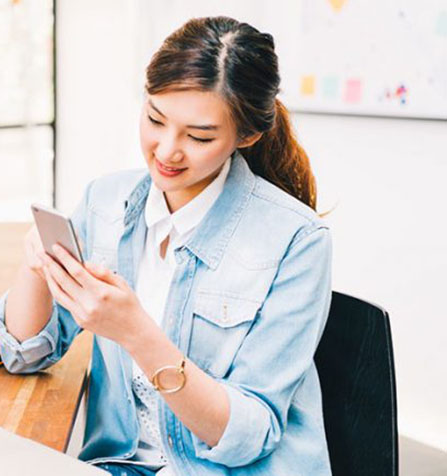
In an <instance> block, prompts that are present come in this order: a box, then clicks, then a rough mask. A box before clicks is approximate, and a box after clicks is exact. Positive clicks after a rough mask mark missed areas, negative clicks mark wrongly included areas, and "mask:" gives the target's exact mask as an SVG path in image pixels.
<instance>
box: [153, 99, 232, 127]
mask: <svg viewBox="0 0 447 476" xmlns="http://www.w3.org/2000/svg"><path fill="white" fill-rule="evenodd" d="M146 98H147V99H146V102H147V105H148V106H149V103H152V104H153V105H154V106H155V107H156V108H157V109H158V110H159V111H160V112H161V113H163V114H164V115H165V116H166V118H167V119H168V120H172V121H173V122H177V123H179V124H194V123H196V124H205V123H206V124H215V125H219V126H222V127H225V126H227V125H228V124H229V121H230V114H229V108H228V105H227V103H226V102H225V101H224V100H223V99H222V98H221V97H220V96H219V95H218V94H217V93H215V92H212V91H195V90H186V91H169V92H164V93H158V94H147V95H146ZM149 107H150V106H149Z"/></svg>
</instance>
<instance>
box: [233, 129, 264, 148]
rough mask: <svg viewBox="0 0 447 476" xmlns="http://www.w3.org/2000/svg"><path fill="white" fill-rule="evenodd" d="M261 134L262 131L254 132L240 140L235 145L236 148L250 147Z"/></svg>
mask: <svg viewBox="0 0 447 476" xmlns="http://www.w3.org/2000/svg"><path fill="white" fill-rule="evenodd" d="M262 134H263V133H262V132H257V133H256V134H253V135H251V136H249V137H246V138H245V139H243V140H241V141H240V142H239V143H238V145H237V147H238V149H240V148H243V147H250V146H251V145H253V144H254V143H255V142H257V141H258V140H259V139H260V138H261V136H262Z"/></svg>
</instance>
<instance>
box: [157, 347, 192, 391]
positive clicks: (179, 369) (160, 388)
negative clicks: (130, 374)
mask: <svg viewBox="0 0 447 476" xmlns="http://www.w3.org/2000/svg"><path fill="white" fill-rule="evenodd" d="M185 364H186V359H185V357H184V356H182V360H181V361H180V363H179V364H178V365H165V366H164V367H160V368H159V369H158V370H157V371H156V372H155V373H154V375H152V378H151V379H150V381H151V383H152V385H153V386H154V390H157V391H158V392H160V393H174V392H178V391H179V390H181V389H182V388H183V387H184V386H185V383H186V375H185ZM165 370H175V371H176V372H177V373H178V374H180V375H181V376H182V378H183V379H182V382H181V383H180V385H177V387H174V388H165V387H163V386H162V385H160V383H159V376H160V374H161V373H162V372H164V371H165Z"/></svg>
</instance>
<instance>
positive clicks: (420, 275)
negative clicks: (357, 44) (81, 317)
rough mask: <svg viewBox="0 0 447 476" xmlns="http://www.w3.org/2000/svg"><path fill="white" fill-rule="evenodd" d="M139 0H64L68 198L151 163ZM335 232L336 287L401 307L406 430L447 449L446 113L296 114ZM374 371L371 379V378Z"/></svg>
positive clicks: (64, 194)
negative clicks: (142, 123) (141, 92)
mask: <svg viewBox="0 0 447 476" xmlns="http://www.w3.org/2000/svg"><path fill="white" fill-rule="evenodd" d="M132 5H133V2H122V1H120V0H113V1H112V0H96V1H95V2H88V1H86V0H78V1H77V2H70V1H69V0H59V2H58V53H57V55H58V56H57V59H58V78H57V81H58V131H57V132H58V136H57V137H58V143H57V159H58V173H57V180H58V186H57V193H58V206H59V208H61V209H63V210H66V211H70V210H71V209H72V208H73V207H74V205H75V203H76V202H77V201H78V200H79V199H80V196H81V193H82V189H83V187H84V186H85V184H86V182H87V180H89V179H90V178H93V177H95V176H97V175H100V174H102V173H106V172H109V171H112V170H117V169H122V168H127V167H135V166H139V167H141V166H144V161H143V159H142V157H141V154H140V152H139V148H138V147H139V145H138V122H137V116H138V97H136V95H135V81H136V79H135V71H136V69H135V62H134V48H135V29H134V24H135V17H134V13H135V12H134V10H133V8H132ZM294 122H295V125H296V127H297V130H298V132H299V137H300V138H301V141H302V143H303V144H304V146H305V148H306V150H307V151H308V153H309V155H310V157H311V160H312V163H313V166H314V171H315V174H316V176H317V179H318V184H319V191H320V207H319V209H320V211H323V210H326V209H328V208H330V207H331V206H332V205H333V204H335V203H337V202H338V206H337V208H336V209H335V211H333V212H332V214H331V215H329V216H328V217H327V220H328V222H329V224H330V226H331V228H332V231H333V237H334V288H335V289H336V290H339V291H343V292H346V293H350V294H353V295H356V296H358V297H361V298H363V299H368V300H371V301H373V302H376V303H378V304H380V305H382V306H383V307H385V308H386V309H387V310H388V311H389V313H390V316H391V322H392V331H393V339H394V347H395V349H394V350H395V360H396V370H397V378H398V398H399V408H398V410H399V427H400V430H401V432H402V433H404V434H406V435H407V436H410V437H412V438H414V439H417V440H420V441H422V442H425V443H426V444H429V445H433V446H436V447H439V448H447V434H446V431H445V428H447V411H446V408H445V402H446V401H447V380H446V378H445V377H446V365H445V362H446V361H447V340H446V336H447V321H446V317H447V313H446V311H445V310H444V309H445V304H444V300H443V296H444V294H443V293H444V292H445V289H444V288H445V286H446V280H445V278H444V276H445V269H447V245H446V243H447V227H446V224H445V215H446V210H445V208H446V206H447V188H446V187H445V186H444V181H445V179H446V178H447V152H446V150H447V124H446V123H445V122H444V123H442V122H430V121H410V120H408V121H407V120H395V119H372V118H347V117H337V116H333V117H330V116H316V115H315V116H312V115H294ZM373 384H374V382H372V385H373Z"/></svg>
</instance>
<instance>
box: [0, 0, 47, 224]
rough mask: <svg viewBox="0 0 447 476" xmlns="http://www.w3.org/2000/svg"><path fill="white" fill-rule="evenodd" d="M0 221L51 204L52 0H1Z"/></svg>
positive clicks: (19, 218)
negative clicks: (34, 203)
mask: <svg viewBox="0 0 447 476" xmlns="http://www.w3.org/2000/svg"><path fill="white" fill-rule="evenodd" d="M0 64H1V69H0V167H1V169H0V221H30V220H31V212H30V209H29V208H30V204H31V203H32V202H39V203H42V204H44V205H49V206H52V205H53V196H54V143H55V137H54V136H55V134H54V132H55V127H54V125H55V99H54V97H55V95H54V90H55V88H54V2H53V0H51V1H50V0H39V1H38V2H36V1H35V0H0Z"/></svg>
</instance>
